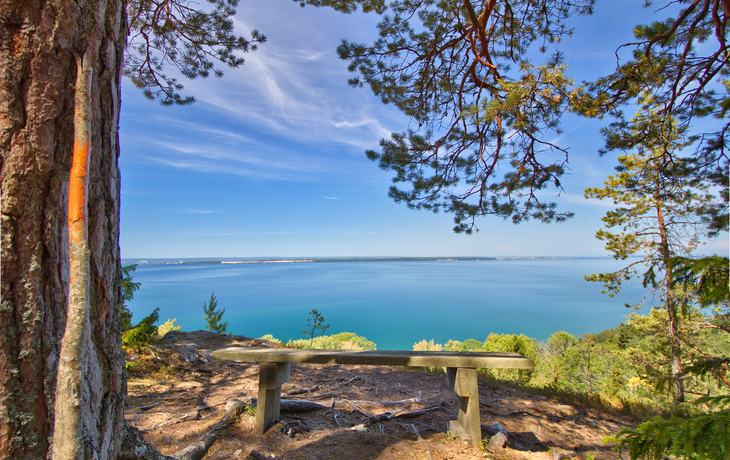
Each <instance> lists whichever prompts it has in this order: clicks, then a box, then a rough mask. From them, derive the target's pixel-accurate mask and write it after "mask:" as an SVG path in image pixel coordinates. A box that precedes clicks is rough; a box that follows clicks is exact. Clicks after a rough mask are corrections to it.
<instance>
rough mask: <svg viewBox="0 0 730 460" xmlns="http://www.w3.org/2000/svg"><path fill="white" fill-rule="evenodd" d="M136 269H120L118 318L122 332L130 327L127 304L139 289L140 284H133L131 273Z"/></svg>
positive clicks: (128, 266)
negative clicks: (120, 293)
mask: <svg viewBox="0 0 730 460" xmlns="http://www.w3.org/2000/svg"><path fill="white" fill-rule="evenodd" d="M136 269H137V265H136V264H134V265H127V266H123V267H122V298H121V300H122V301H121V303H120V304H119V317H120V319H121V321H122V332H124V331H126V330H128V329H131V327H132V312H131V311H129V307H128V306H127V302H129V301H130V300H132V299H133V298H134V293H135V292H136V291H137V290H138V289H139V287H140V286H141V285H142V283H135V282H134V281H133V279H134V277H133V276H132V272H133V271H135V270H136Z"/></svg>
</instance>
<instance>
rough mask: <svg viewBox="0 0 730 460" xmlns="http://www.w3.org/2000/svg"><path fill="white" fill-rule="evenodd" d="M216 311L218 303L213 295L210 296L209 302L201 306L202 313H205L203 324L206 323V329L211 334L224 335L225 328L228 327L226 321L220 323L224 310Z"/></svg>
mask: <svg viewBox="0 0 730 460" xmlns="http://www.w3.org/2000/svg"><path fill="white" fill-rule="evenodd" d="M217 309H218V301H217V300H216V298H215V294H212V293H211V294H210V301H209V302H208V303H204V304H203V313H205V322H206V323H208V326H206V329H207V330H209V331H211V332H217V333H218V334H225V333H226V327H228V321H226V322H225V323H221V319H222V318H223V313H225V312H226V309H225V308H224V309H222V310H220V311H218V310H217Z"/></svg>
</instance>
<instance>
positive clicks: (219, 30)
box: [124, 0, 266, 105]
mask: <svg viewBox="0 0 730 460" xmlns="http://www.w3.org/2000/svg"><path fill="white" fill-rule="evenodd" d="M207 1H208V3H209V4H210V5H211V6H212V8H210V9H209V10H205V9H202V8H201V7H200V5H198V4H197V3H194V2H191V1H190V0H130V1H129V3H128V6H127V17H128V18H129V29H130V35H129V40H128V45H127V49H126V50H125V51H126V53H125V58H124V75H125V76H127V77H129V78H130V79H131V80H132V83H134V84H135V85H136V86H137V87H138V88H140V89H142V91H143V92H144V95H145V96H146V97H147V98H149V99H152V100H157V101H159V102H160V104H162V105H172V104H178V105H185V104H191V103H193V102H195V98H194V97H193V96H184V97H183V96H182V95H181V94H180V91H181V90H182V89H183V85H182V84H180V83H179V82H178V81H177V79H175V78H173V77H170V76H169V75H168V74H166V73H165V65H168V66H170V65H171V66H173V67H175V68H177V69H178V70H179V71H180V72H181V73H182V74H183V76H185V77H186V78H190V79H194V78H198V77H201V78H206V77H208V76H209V75H210V73H211V72H212V73H213V74H214V75H215V76H216V77H221V76H223V72H222V71H221V70H220V69H217V68H215V66H214V61H218V62H220V63H223V64H225V65H227V66H228V67H231V68H237V67H240V66H241V65H243V63H244V60H243V58H241V57H239V56H237V55H236V54H235V52H237V51H238V52H244V53H245V52H248V51H253V50H255V49H256V48H257V46H258V44H259V43H264V42H265V41H266V36H264V35H263V34H261V32H259V31H258V30H256V29H254V30H252V31H251V38H250V39H248V38H244V37H242V36H237V35H235V34H234V33H233V19H232V17H233V15H234V14H236V7H237V5H238V0H207Z"/></svg>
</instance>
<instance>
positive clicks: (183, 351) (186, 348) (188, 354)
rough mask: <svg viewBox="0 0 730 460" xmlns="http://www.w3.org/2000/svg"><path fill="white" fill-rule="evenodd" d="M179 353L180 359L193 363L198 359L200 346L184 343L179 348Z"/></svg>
mask: <svg viewBox="0 0 730 460" xmlns="http://www.w3.org/2000/svg"><path fill="white" fill-rule="evenodd" d="M177 353H178V355H179V356H180V360H181V361H183V362H185V363H187V364H193V363H195V362H196V361H197V360H198V347H196V346H195V345H182V346H181V347H180V348H178V349H177Z"/></svg>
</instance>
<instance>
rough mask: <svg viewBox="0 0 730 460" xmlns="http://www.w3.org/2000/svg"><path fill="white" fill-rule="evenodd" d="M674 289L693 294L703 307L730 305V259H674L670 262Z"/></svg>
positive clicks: (714, 257) (715, 257) (716, 257)
mask: <svg viewBox="0 0 730 460" xmlns="http://www.w3.org/2000/svg"><path fill="white" fill-rule="evenodd" d="M670 266H671V268H672V272H673V273H674V279H673V280H672V285H673V287H677V286H681V288H682V289H683V290H685V291H688V292H692V293H694V295H695V298H696V299H697V301H698V302H699V303H700V304H701V305H703V306H712V305H725V307H726V308H727V305H728V303H730V259H728V258H727V257H720V256H717V255H715V256H711V257H702V258H699V259H690V258H687V257H674V258H672V260H671V261H670Z"/></svg>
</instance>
